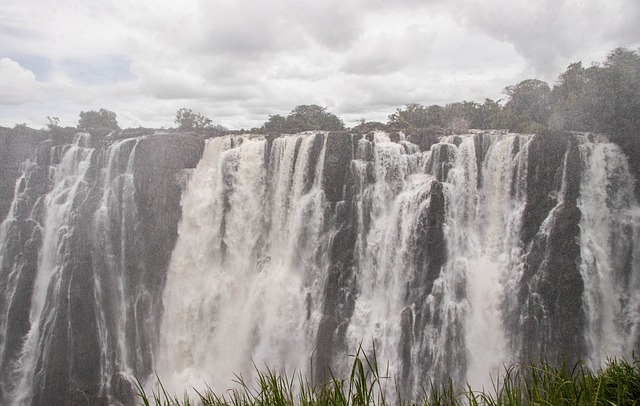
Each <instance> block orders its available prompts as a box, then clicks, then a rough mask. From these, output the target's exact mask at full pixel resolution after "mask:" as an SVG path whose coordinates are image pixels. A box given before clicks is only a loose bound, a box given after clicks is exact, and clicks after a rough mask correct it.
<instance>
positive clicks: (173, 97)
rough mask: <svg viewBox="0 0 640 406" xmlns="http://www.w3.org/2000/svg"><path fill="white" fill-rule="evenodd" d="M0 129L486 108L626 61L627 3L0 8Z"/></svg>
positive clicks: (67, 3)
mask: <svg viewBox="0 0 640 406" xmlns="http://www.w3.org/2000/svg"><path fill="white" fill-rule="evenodd" d="M0 2H1V3H2V4H1V7H0V125H2V126H7V127H12V126H13V125H14V124H16V123H27V124H28V125H29V126H31V127H34V128H41V127H44V126H45V124H46V116H57V117H59V118H60V120H61V124H62V125H63V126H66V125H70V126H75V125H76V124H77V122H78V113H79V112H80V111H87V110H97V109H99V108H106V109H109V110H112V111H114V112H116V113H117V114H118V122H119V123H120V125H121V126H122V127H138V126H140V125H142V126H148V127H161V126H166V127H170V126H173V125H174V123H173V118H174V117H175V113H176V111H177V110H178V109H179V108H181V107H188V108H191V109H192V110H193V111H194V112H200V113H202V114H204V115H206V116H208V117H210V118H211V119H212V120H213V122H214V123H219V124H222V125H224V126H226V127H229V128H235V129H239V128H242V127H244V128H250V127H253V126H259V125H261V124H262V123H263V122H264V121H266V120H267V119H268V116H269V114H282V115H286V114H288V112H290V111H291V110H292V109H293V108H294V107H295V106H297V105H300V104H318V105H321V106H324V107H327V109H328V110H329V111H331V112H333V113H335V114H337V115H338V116H340V117H341V118H343V119H344V121H345V123H346V124H347V125H353V124H354V123H355V122H356V120H358V119H360V118H365V119H367V120H380V121H386V120H387V116H388V115H389V114H390V113H392V112H393V111H394V110H395V109H396V108H397V107H401V106H403V105H405V104H407V103H412V102H415V103H421V104H424V105H430V104H446V103H449V102H454V101H462V100H473V101H478V102H482V101H483V100H484V99H485V98H487V97H489V98H493V99H499V98H500V97H502V94H501V92H502V89H503V88H504V87H505V86H507V85H510V84H515V83H517V82H519V81H521V80H524V79H527V78H533V77H535V78H539V79H542V80H546V81H547V82H549V83H550V84H553V82H554V81H555V80H556V78H557V76H558V74H559V73H561V72H562V71H563V70H564V69H565V68H566V67H567V65H568V64H569V63H571V62H576V61H582V62H583V64H585V65H589V64H591V63H592V62H601V61H603V60H604V58H605V57H606V55H607V53H608V52H609V51H611V50H612V49H613V48H615V47H617V46H628V47H630V48H632V49H637V48H638V47H639V46H640V24H639V21H640V1H638V0H451V1H447V0H310V1H309V0H261V1H258V0H193V1H191V0H180V1H178V0H172V1H165V0H135V1H134V0H128V1H127V0H56V1H50V0H0Z"/></svg>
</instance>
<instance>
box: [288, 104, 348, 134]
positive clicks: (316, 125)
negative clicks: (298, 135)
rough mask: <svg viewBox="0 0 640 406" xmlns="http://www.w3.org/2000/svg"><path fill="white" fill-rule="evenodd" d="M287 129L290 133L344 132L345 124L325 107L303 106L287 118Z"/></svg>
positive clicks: (298, 107) (295, 109)
mask: <svg viewBox="0 0 640 406" xmlns="http://www.w3.org/2000/svg"><path fill="white" fill-rule="evenodd" d="M286 127H287V129H288V130H289V131H290V132H300V131H312V130H320V131H340V130H344V123H343V122H342V120H340V119H339V118H338V117H337V116H336V115H335V114H333V113H329V112H328V111H327V109H326V108H325V107H320V106H318V105H316V104H310V105H306V104H303V105H300V106H297V107H296V108H294V109H293V110H292V111H291V113H290V114H289V115H288V116H287V118H286Z"/></svg>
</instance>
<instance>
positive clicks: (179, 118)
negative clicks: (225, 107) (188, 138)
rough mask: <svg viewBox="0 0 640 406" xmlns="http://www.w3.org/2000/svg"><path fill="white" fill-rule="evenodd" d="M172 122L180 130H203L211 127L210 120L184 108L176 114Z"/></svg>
mask: <svg viewBox="0 0 640 406" xmlns="http://www.w3.org/2000/svg"><path fill="white" fill-rule="evenodd" d="M174 122H175V123H176V124H178V128H179V129H180V130H204V129H205V128H210V127H211V119H209V118H208V117H205V116H203V115H202V114H200V113H194V112H193V111H191V109H187V108H184V107H183V108H181V109H179V110H178V111H177V112H176V118H175V120H174Z"/></svg>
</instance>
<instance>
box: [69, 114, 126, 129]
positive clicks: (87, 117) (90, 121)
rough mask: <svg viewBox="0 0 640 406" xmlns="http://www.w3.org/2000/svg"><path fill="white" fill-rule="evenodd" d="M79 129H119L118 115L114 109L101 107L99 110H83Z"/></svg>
mask: <svg viewBox="0 0 640 406" xmlns="http://www.w3.org/2000/svg"><path fill="white" fill-rule="evenodd" d="M78 129H79V130H112V131H115V130H119V129H120V126H118V120H117V115H116V113H114V112H113V111H109V110H106V109H100V110H99V111H95V110H91V111H81V112H80V120H79V121H78Z"/></svg>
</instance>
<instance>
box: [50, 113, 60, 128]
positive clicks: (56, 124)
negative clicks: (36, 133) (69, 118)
mask: <svg viewBox="0 0 640 406" xmlns="http://www.w3.org/2000/svg"><path fill="white" fill-rule="evenodd" d="M47 121H48V123H47V128H48V129H49V131H56V130H59V129H60V119H59V118H58V117H51V116H47Z"/></svg>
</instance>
